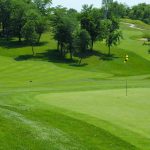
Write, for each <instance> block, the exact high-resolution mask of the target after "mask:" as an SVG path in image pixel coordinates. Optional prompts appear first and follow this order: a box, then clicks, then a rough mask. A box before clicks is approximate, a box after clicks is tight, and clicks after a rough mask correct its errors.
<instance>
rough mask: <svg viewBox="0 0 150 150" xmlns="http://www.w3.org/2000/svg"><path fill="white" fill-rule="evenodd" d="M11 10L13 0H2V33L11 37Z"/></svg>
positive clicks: (0, 15) (0, 8) (0, 18)
mask: <svg viewBox="0 0 150 150" xmlns="http://www.w3.org/2000/svg"><path fill="white" fill-rule="evenodd" d="M11 12H12V1H10V0H0V22H1V24H2V35H3V36H4V37H6V38H7V40H8V38H9V36H10V34H11V31H12V30H11Z"/></svg>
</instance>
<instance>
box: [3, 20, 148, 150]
mask: <svg viewBox="0 0 150 150" xmlns="http://www.w3.org/2000/svg"><path fill="white" fill-rule="evenodd" d="M131 22H132V20H130V22H129V23H131ZM127 23H128V21H127V20H122V21H121V23H120V28H121V30H122V32H123V39H122V40H121V42H120V44H119V45H118V46H114V47H112V48H111V57H107V52H108V47H106V45H105V43H104V41H101V42H99V41H98V42H96V43H95V44H94V48H93V53H92V54H91V55H89V56H88V57H86V58H85V59H83V60H82V64H81V65H77V61H78V58H77V57H74V61H70V59H69V58H67V56H66V59H65V60H61V59H59V58H58V57H57V50H56V41H55V40H53V38H52V35H51V34H50V33H49V32H47V33H44V34H43V36H42V38H41V44H40V45H38V46H35V47H34V50H35V53H36V55H35V56H33V55H32V51H31V47H30V46H27V45H24V43H18V41H17V39H15V38H13V39H11V40H9V41H5V40H3V39H1V40H0V150H139V149H140V150H150V54H149V53H148V46H145V45H143V43H144V42H143V40H141V39H142V36H143V32H149V27H148V25H147V26H146V27H147V28H146V27H145V26H141V29H142V30H140V29H138V28H133V27H131V26H130V25H129V24H127ZM135 26H138V24H135ZM138 27H139V26H138ZM126 55H128V56H129V60H128V62H127V63H124V59H125V56H126ZM126 82H127V83H126ZM126 88H127V89H126ZM126 90H127V91H126ZM126 92H127V93H126ZM126 94H127V95H126Z"/></svg>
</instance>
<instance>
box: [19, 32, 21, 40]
mask: <svg viewBox="0 0 150 150" xmlns="http://www.w3.org/2000/svg"><path fill="white" fill-rule="evenodd" d="M19 42H21V33H19Z"/></svg>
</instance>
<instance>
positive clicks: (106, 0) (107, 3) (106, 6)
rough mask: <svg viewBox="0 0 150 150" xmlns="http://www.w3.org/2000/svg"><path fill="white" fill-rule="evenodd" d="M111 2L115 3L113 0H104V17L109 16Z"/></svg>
mask: <svg viewBox="0 0 150 150" xmlns="http://www.w3.org/2000/svg"><path fill="white" fill-rule="evenodd" d="M111 3H113V0H102V8H103V11H104V12H103V14H104V18H108V11H109V7H110V4H111Z"/></svg>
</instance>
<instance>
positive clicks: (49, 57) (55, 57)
mask: <svg viewBox="0 0 150 150" xmlns="http://www.w3.org/2000/svg"><path fill="white" fill-rule="evenodd" d="M29 59H33V60H35V59H38V60H43V61H48V62H54V63H68V64H71V63H77V62H78V61H77V60H71V59H69V58H64V57H62V56H60V54H59V52H58V51H57V50H55V49H53V50H47V51H46V52H43V53H36V55H35V56H33V55H20V56H18V57H16V58H15V60H16V61H25V60H29Z"/></svg>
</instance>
